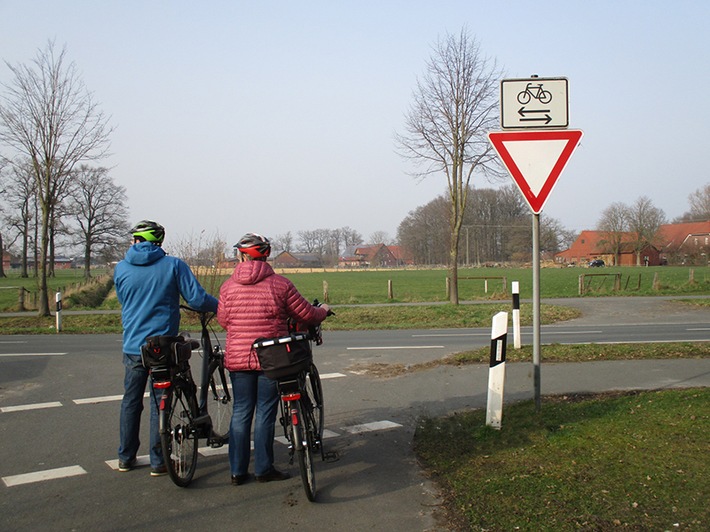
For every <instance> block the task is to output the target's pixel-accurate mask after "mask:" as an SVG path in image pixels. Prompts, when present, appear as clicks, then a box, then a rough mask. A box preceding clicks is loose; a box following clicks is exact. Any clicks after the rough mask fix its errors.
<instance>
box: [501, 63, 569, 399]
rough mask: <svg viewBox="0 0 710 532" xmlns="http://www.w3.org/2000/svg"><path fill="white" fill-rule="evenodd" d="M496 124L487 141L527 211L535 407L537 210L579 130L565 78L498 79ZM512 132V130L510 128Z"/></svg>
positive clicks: (537, 383) (537, 380) (537, 395)
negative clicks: (498, 120)
mask: <svg viewBox="0 0 710 532" xmlns="http://www.w3.org/2000/svg"><path fill="white" fill-rule="evenodd" d="M500 116H501V127H502V128H503V129H505V130H508V131H497V132H490V133H488V140H489V141H490V143H491V145H492V146H493V149H494V150H495V151H496V153H497V154H498V156H499V157H500V159H501V161H502V163H503V164H504V165H505V167H506V169H507V170H508V173H509V174H510V176H511V177H512V178H513V181H514V182H515V184H516V185H517V186H518V189H519V190H520V192H521V194H522V195H523V197H524V198H525V201H526V202H527V204H528V205H529V206H530V209H531V210H532V213H533V217H532V240H533V242H532V248H533V249H532V268H533V287H532V288H533V294H532V295H533V298H532V305H533V308H532V315H533V372H534V373H533V379H534V387H535V408H536V410H538V411H539V410H540V402H541V399H540V397H541V391H540V387H541V378H540V212H542V209H543V207H544V206H545V202H546V201H547V198H548V197H549V195H550V192H552V189H553V188H554V186H555V183H556V182H557V179H558V178H559V177H560V174H561V173H562V170H563V169H564V168H565V165H566V164H567V161H568V160H569V158H570V156H571V155H572V153H573V152H574V150H575V148H576V147H577V146H578V145H579V141H580V140H581V138H582V132H581V131H579V130H569V129H567V127H568V126H569V95H568V82H567V78H540V77H538V76H535V75H533V76H531V77H530V78H526V79H504V80H502V81H501V84H500ZM510 130H514V131H510ZM516 130H517V131H516Z"/></svg>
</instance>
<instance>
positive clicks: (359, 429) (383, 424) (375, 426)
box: [343, 420, 402, 434]
mask: <svg viewBox="0 0 710 532" xmlns="http://www.w3.org/2000/svg"><path fill="white" fill-rule="evenodd" d="M401 426H402V425H400V424H399V423H395V422H394V421H386V420H385V421H373V422H372V423H363V424H362V425H353V426H351V427H343V430H345V431H347V432H349V433H350V434H361V433H363V432H373V431H376V430H386V429H393V428H396V427H401Z"/></svg>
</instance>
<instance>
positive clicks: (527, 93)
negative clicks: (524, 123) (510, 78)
mask: <svg viewBox="0 0 710 532" xmlns="http://www.w3.org/2000/svg"><path fill="white" fill-rule="evenodd" d="M542 85H543V84H542V83H538V84H537V85H535V84H532V83H528V84H527V85H526V87H525V90H523V91H520V92H519V93H518V102H520V103H521V104H523V105H526V104H528V103H530V101H531V100H533V99H535V100H539V101H540V103H550V102H551V101H552V93H551V92H550V91H546V90H544V89H543V88H542Z"/></svg>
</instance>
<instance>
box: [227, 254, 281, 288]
mask: <svg viewBox="0 0 710 532" xmlns="http://www.w3.org/2000/svg"><path fill="white" fill-rule="evenodd" d="M273 274H274V269H273V268H272V267H271V264H269V263H268V262H264V261H261V260H248V261H246V262H240V263H239V264H237V266H236V267H235V268H234V273H233V274H232V277H233V278H234V281H235V282H237V283H239V284H256V283H258V282H259V281H262V280H263V279H266V278H267V277H269V276H270V275H273Z"/></svg>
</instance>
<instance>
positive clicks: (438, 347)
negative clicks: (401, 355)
mask: <svg viewBox="0 0 710 532" xmlns="http://www.w3.org/2000/svg"><path fill="white" fill-rule="evenodd" d="M444 347H445V346H443V345H392V346H380V347H348V348H347V350H348V351H375V350H377V351H380V350H385V349H444Z"/></svg>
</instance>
